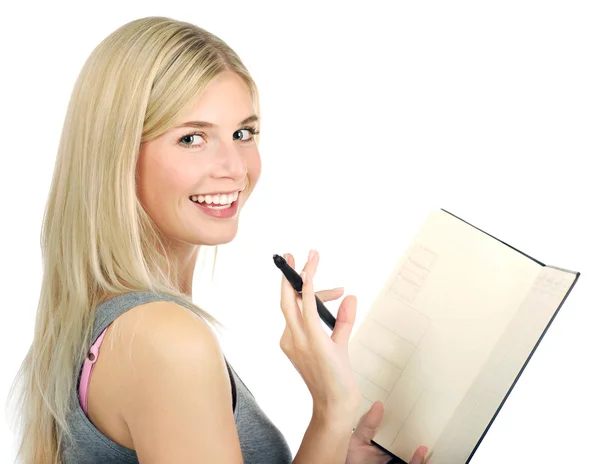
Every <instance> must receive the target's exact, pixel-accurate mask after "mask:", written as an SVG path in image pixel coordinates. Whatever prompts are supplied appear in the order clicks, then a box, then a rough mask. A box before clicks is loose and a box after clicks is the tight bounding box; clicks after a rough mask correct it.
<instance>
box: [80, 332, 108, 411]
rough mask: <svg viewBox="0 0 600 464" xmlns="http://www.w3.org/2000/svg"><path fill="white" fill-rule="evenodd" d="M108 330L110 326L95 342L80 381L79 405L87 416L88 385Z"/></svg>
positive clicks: (84, 365)
mask: <svg viewBox="0 0 600 464" xmlns="http://www.w3.org/2000/svg"><path fill="white" fill-rule="evenodd" d="M109 325H110V324H109ZM107 330H108V326H107V327H106V329H104V330H103V331H102V333H101V334H100V336H99V337H98V339H97V340H96V341H95V342H94V344H93V345H92V347H91V348H90V350H89V351H88V355H87V356H86V358H85V361H84V362H83V371H82V373H81V380H80V381H79V403H80V404H81V407H82V408H83V411H84V412H85V414H86V415H87V390H88V385H89V383H90V376H91V375H92V369H93V368H94V364H95V363H96V361H97V360H98V350H99V349H100V344H101V343H102V339H103V338H104V334H105V333H106V331H107ZM90 358H91V359H90Z"/></svg>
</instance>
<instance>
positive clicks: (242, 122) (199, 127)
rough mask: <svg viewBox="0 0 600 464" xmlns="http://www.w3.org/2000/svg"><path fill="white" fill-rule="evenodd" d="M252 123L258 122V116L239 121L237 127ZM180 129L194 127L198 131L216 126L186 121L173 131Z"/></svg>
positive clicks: (202, 122)
mask: <svg viewBox="0 0 600 464" xmlns="http://www.w3.org/2000/svg"><path fill="white" fill-rule="evenodd" d="M254 121H258V116H256V115H255V114H253V115H252V116H248V117H247V118H246V119H244V120H243V121H241V122H240V123H239V125H240V126H241V125H242V124H249V123H251V122H254ZM181 127H196V128H198V129H202V128H204V127H217V125H216V124H213V123H211V122H206V121H188V122H184V123H183V124H181V125H180V126H177V127H176V128H175V129H179V128H181Z"/></svg>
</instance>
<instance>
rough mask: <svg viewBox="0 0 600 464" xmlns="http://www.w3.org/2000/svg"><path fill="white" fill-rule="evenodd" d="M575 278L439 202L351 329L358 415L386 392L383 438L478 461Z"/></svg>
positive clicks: (433, 458) (393, 444)
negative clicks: (476, 453) (547, 292)
mask: <svg viewBox="0 0 600 464" xmlns="http://www.w3.org/2000/svg"><path fill="white" fill-rule="evenodd" d="M541 271H543V272H541ZM574 278H575V275H574V274H570V273H568V272H563V271H560V270H558V269H551V268H547V267H544V266H543V265H540V264H538V263H537V262H536V261H534V260H532V259H530V258H528V257H526V256H524V255H523V254H521V253H520V252H518V251H516V250H514V249H512V248H510V247H509V246H507V245H505V244H503V243H501V242H500V241H498V240H496V239H495V238H493V237H491V236H489V235H487V234H485V233H484V232H482V231H479V230H478V229H476V228H475V227H473V226H471V225H469V224H467V223H465V222H463V221H462V220H460V219H458V218H456V217H454V216H452V215H451V214H449V213H446V212H444V211H442V210H437V211H434V212H433V213H432V214H430V216H429V217H428V219H427V221H425V223H424V225H423V226H422V227H421V229H420V230H419V232H418V233H417V235H416V237H415V238H414V240H413V242H412V243H411V244H410V246H409V247H408V249H407V251H406V253H405V254H404V256H403V257H402V258H401V259H400V261H399V262H398V264H397V266H396V268H395V269H394V271H393V272H392V273H391V275H390V276H389V278H388V280H387V282H386V283H385V285H384V287H383V289H382V290H381V292H380V293H379V295H378V296H377V298H376V299H375V301H374V303H373V305H372V306H371V308H370V309H369V311H368V312H367V314H366V316H365V318H364V320H363V322H362V323H361V324H360V326H359V327H358V328H357V329H356V331H355V332H354V334H353V336H352V337H351V340H350V347H349V349H350V358H351V363H352V367H353V369H354V372H355V376H356V379H357V382H358V383H359V386H360V388H361V391H362V395H363V401H362V404H361V408H360V410H359V412H358V415H357V419H358V418H359V417H360V415H362V414H363V413H364V412H366V411H367V410H368V408H369V407H370V405H371V404H372V403H373V402H374V401H376V400H381V401H382V402H383V403H384V407H385V412H384V417H383V419H382V422H381V425H380V427H379V430H378V433H377V435H376V436H375V437H374V441H375V442H376V443H378V444H380V445H381V446H383V447H384V448H386V449H388V450H389V451H391V452H392V453H394V454H396V455H397V456H399V457H400V458H402V459H404V460H405V461H407V462H408V461H409V460H410V458H411V457H412V454H413V453H414V451H415V449H416V448H417V447H418V446H419V445H427V446H428V447H429V450H430V452H429V454H428V456H429V461H428V462H429V463H431V464H438V463H452V464H457V463H460V462H466V460H467V458H468V457H469V455H470V454H471V451H472V450H473V448H474V447H475V446H476V444H477V442H478V440H479V438H480V437H481V436H482V434H483V432H484V431H485V429H486V427H487V425H488V423H489V421H490V420H491V418H492V416H493V414H494V413H495V411H496V410H497V409H498V406H499V405H500V403H501V402H502V399H503V397H504V395H505V394H506V392H507V391H508V389H509V388H510V385H511V384H512V382H513V381H514V379H515V377H516V376H517V374H518V372H519V370H520V368H521V367H522V365H523V363H524V362H525V361H526V359H527V356H528V355H529V354H530V353H531V350H532V348H533V346H534V345H535V343H536V342H537V341H538V339H539V337H540V335H541V334H542V332H543V330H544V328H545V327H546V325H547V323H548V321H549V320H550V318H551V317H552V314H553V313H554V311H555V310H556V309H557V307H558V306H559V305H560V302H561V301H562V299H563V297H564V296H565V294H566V293H567V291H568V289H569V288H570V285H571V284H572V282H573V279H574ZM548 279H551V280H552V279H556V280H558V281H560V283H557V284H555V285H554V286H553V289H554V290H553V291H554V293H553V294H552V295H553V296H552V297H550V296H548V297H544V298H545V299H544V298H542V300H540V297H541V294H540V293H539V290H535V289H539V288H541V286H542V287H543V284H541V283H540V282H546V281H547V280H548ZM553 281H554V280H553ZM517 321H518V324H517Z"/></svg>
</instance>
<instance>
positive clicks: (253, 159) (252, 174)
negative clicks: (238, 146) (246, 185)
mask: <svg viewBox="0 0 600 464" xmlns="http://www.w3.org/2000/svg"><path fill="white" fill-rule="evenodd" d="M246 167H247V168H248V178H249V179H250V183H251V184H252V185H253V186H254V185H255V184H256V183H257V182H258V179H259V178H260V173H261V171H262V161H261V159H260V155H259V154H258V152H257V153H256V154H253V155H252V156H249V157H248V158H247V159H246Z"/></svg>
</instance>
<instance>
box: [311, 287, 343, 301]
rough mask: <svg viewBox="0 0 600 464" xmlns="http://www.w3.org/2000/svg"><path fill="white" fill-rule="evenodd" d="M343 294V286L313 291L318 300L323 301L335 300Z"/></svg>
mask: <svg viewBox="0 0 600 464" xmlns="http://www.w3.org/2000/svg"><path fill="white" fill-rule="evenodd" d="M343 294H344V288H343V287H341V288H334V289H331V290H320V291H318V292H316V293H315V295H316V296H318V297H319V300H321V301H323V302H325V301H333V300H337V299H338V298H339V297H340V296H342V295H343Z"/></svg>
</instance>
